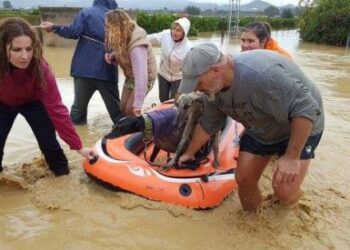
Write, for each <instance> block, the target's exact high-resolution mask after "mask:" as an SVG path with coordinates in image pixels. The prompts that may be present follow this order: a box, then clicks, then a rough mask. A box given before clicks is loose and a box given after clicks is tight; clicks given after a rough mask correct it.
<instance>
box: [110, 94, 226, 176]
mask: <svg viewBox="0 0 350 250" xmlns="http://www.w3.org/2000/svg"><path fill="white" fill-rule="evenodd" d="M203 98H207V97H206V96H205V94H203V93H200V92H193V93H189V94H182V95H181V96H180V97H179V99H178V101H177V103H176V106H177V108H169V109H163V110H157V111H152V112H148V113H145V114H144V115H142V116H138V117H132V116H128V117H125V118H123V119H121V120H120V121H119V122H118V123H116V124H115V125H114V126H113V129H112V131H111V132H110V133H109V134H107V135H106V136H105V137H106V138H107V139H113V138H117V137H120V136H122V135H126V134H130V133H135V132H139V131H143V132H144V134H145V136H146V137H147V133H145V131H148V132H149V131H151V136H153V141H154V144H155V146H156V147H158V148H159V149H162V150H164V151H167V152H171V153H174V157H173V158H172V159H171V160H170V161H169V162H168V163H167V164H166V165H164V166H162V169H164V170H168V169H170V168H172V167H174V166H175V167H180V166H178V164H177V163H178V160H179V157H180V156H181V155H182V154H183V153H184V152H185V151H186V149H187V147H188V145H189V142H190V141H191V139H192V134H193V131H194V129H195V127H196V125H197V123H198V119H199V118H200V116H201V114H202V113H203ZM219 135H220V134H219V132H218V133H216V134H215V135H214V137H213V138H212V140H211V143H210V144H212V147H213V151H214V166H215V167H216V168H217V167H218V166H219V158H218V157H219ZM206 150H208V145H206V146H204V148H202V149H201V150H200V151H202V152H203V151H206ZM200 154H201V152H199V153H198V154H196V155H200Z"/></svg>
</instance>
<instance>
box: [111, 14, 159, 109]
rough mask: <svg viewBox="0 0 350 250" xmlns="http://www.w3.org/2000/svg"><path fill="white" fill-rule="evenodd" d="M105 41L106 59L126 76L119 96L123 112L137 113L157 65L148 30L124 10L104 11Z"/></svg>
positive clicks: (154, 76)
mask: <svg viewBox="0 0 350 250" xmlns="http://www.w3.org/2000/svg"><path fill="white" fill-rule="evenodd" d="M106 43H107V45H108V47H109V49H111V50H113V52H111V53H107V54H106V56H105V58H106V61H107V62H108V63H113V62H115V63H117V64H118V65H119V66H120V67H121V68H122V70H123V72H124V75H125V83H124V86H123V92H122V97H121V103H120V106H121V110H122V112H123V113H124V115H140V114H141V109H142V105H143V102H144V99H145V97H146V95H147V93H148V92H149V91H150V90H151V88H152V87H153V83H154V81H155V79H156V76H157V66H156V60H155V56H154V53H153V50H152V45H151V44H150V42H149V41H148V40H147V33H146V31H145V30H144V29H142V28H141V27H139V26H138V25H137V24H136V22H134V21H133V20H132V19H131V18H130V17H129V15H128V14H127V13H126V12H125V11H123V10H119V9H116V10H111V11H109V12H107V13H106Z"/></svg>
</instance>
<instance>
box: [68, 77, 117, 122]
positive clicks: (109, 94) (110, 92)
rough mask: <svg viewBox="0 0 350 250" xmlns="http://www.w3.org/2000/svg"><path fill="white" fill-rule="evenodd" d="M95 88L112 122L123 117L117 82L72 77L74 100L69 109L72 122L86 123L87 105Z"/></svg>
mask: <svg viewBox="0 0 350 250" xmlns="http://www.w3.org/2000/svg"><path fill="white" fill-rule="evenodd" d="M96 90H98V92H100V95H101V97H102V99H103V101H104V103H105V105H106V108H107V111H108V114H109V116H110V117H111V119H112V121H113V123H116V122H118V121H119V120H120V119H121V118H123V114H122V112H121V111H120V99H119V90H118V84H117V82H111V81H103V80H97V79H90V78H81V77H74V102H73V105H72V107H71V111H70V117H71V119H72V121H73V123H74V124H76V125H80V124H86V120H87V119H86V118H87V107H88V104H89V101H90V99H91V97H92V95H93V94H94V93H95V91H96Z"/></svg>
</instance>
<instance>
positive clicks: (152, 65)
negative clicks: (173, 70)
mask: <svg viewBox="0 0 350 250" xmlns="http://www.w3.org/2000/svg"><path fill="white" fill-rule="evenodd" d="M146 36H147V33H146V31H145V30H144V29H142V28H141V27H139V26H137V25H135V29H134V31H133V33H132V35H131V39H130V42H129V45H128V58H130V52H131V50H132V49H133V48H135V47H137V46H146V47H147V72H148V81H149V82H150V81H154V80H155V79H156V77H157V64H156V58H155V55H154V53H153V50H152V45H151V43H150V42H149V41H148V40H147V38H146ZM121 66H122V68H123V70H124V74H125V77H126V78H128V79H134V74H133V72H132V65H131V60H128V61H127V62H126V63H124V64H123V65H121Z"/></svg>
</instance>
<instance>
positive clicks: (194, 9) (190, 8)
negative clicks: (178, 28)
mask: <svg viewBox="0 0 350 250" xmlns="http://www.w3.org/2000/svg"><path fill="white" fill-rule="evenodd" d="M185 11H186V13H188V14H190V15H199V14H200V13H201V8H199V7H196V6H194V5H189V6H187V7H186V8H185Z"/></svg>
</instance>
